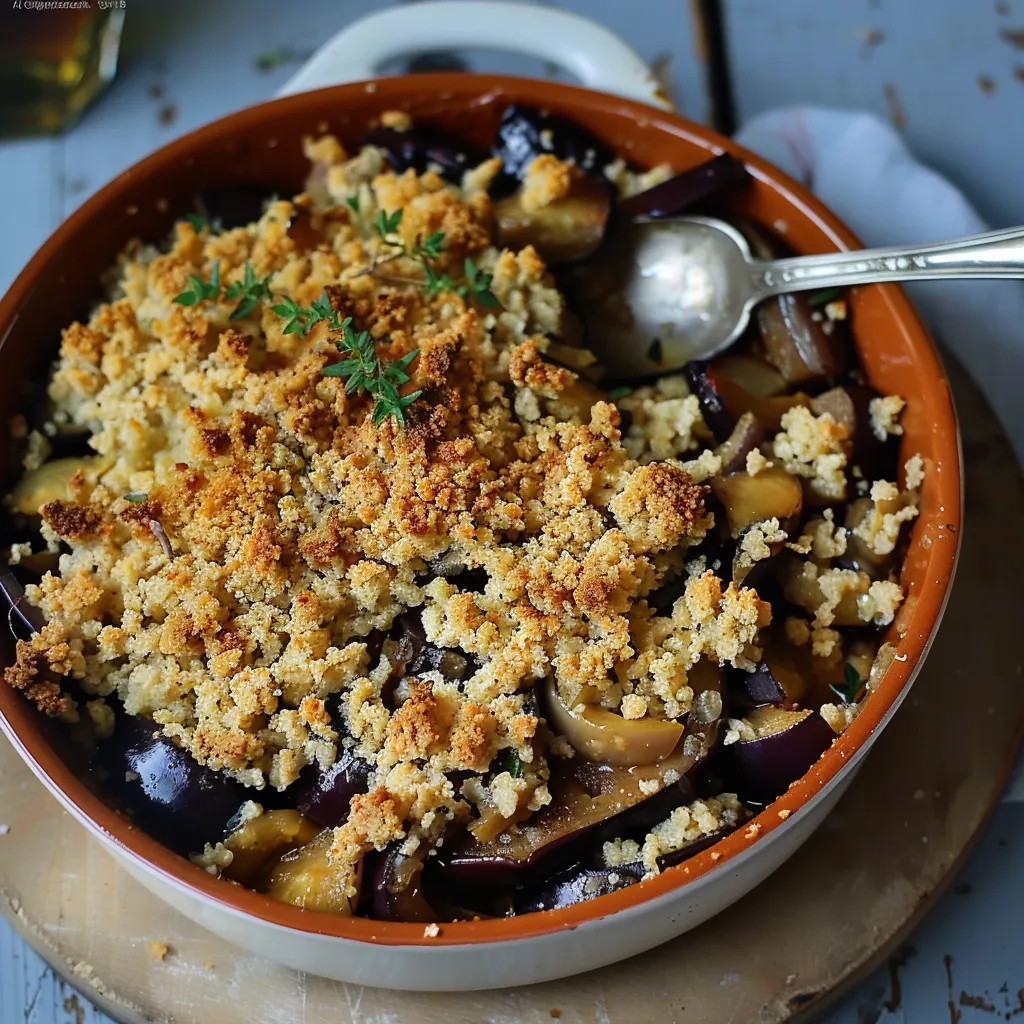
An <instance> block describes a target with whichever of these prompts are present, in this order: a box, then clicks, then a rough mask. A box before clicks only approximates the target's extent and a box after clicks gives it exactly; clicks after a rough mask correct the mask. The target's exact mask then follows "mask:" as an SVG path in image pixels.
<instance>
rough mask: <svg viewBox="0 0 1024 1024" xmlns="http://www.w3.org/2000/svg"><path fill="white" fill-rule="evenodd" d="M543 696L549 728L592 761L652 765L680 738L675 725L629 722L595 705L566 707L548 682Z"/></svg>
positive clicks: (652, 720)
mask: <svg viewBox="0 0 1024 1024" xmlns="http://www.w3.org/2000/svg"><path fill="white" fill-rule="evenodd" d="M542 694H543V696H544V698H545V708H546V712H547V717H548V722H549V724H550V725H551V727H552V728H553V729H554V730H555V732H557V733H560V734H561V735H562V736H564V737H565V738H566V739H567V740H568V741H569V742H570V743H571V744H572V746H573V749H575V750H576V751H577V752H578V753H579V754H582V755H583V757H586V758H589V759H590V760H591V761H600V762H602V763H604V764H610V765H616V766H618V767H624V768H631V767H633V766H634V765H641V764H655V763H656V762H658V761H661V760H663V759H664V758H666V757H668V755H669V754H671V753H672V751H673V750H674V749H675V747H676V744H678V742H679V740H680V739H681V738H682V735H683V727H682V726H681V725H680V724H679V723H678V722H672V721H664V720H660V719H656V718H638V719H635V720H630V719H627V718H623V717H622V715H618V714H616V713H615V712H614V711H608V710H607V709H606V708H602V707H600V706H595V705H589V706H587V705H583V704H578V705H577V706H576V707H572V708H570V707H566V704H565V702H564V701H563V700H562V697H561V695H560V694H559V692H558V688H557V687H556V686H555V683H554V681H553V680H551V679H548V680H546V681H545V682H544V683H543V686H542Z"/></svg>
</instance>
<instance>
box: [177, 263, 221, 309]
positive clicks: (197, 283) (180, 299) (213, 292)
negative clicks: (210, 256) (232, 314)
mask: <svg viewBox="0 0 1024 1024" xmlns="http://www.w3.org/2000/svg"><path fill="white" fill-rule="evenodd" d="M188 285H189V286H188V290H187V291H183V292H182V293H181V294H180V295H176V296H175V297H174V301H175V302H177V303H178V305H180V306H197V305H198V304H199V303H200V302H202V301H204V300H205V299H209V300H210V301H212V302H215V301H216V300H217V297H218V296H219V295H220V260H215V261H214V264H213V271H212V272H211V274H210V280H209V281H204V280H203V279H202V278H201V277H196V275H195V274H189V275H188Z"/></svg>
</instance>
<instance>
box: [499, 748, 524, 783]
mask: <svg viewBox="0 0 1024 1024" xmlns="http://www.w3.org/2000/svg"><path fill="white" fill-rule="evenodd" d="M498 764H499V765H500V766H501V768H502V770H503V771H506V772H508V773H509V775H511V776H512V778H514V779H521V778H522V777H523V762H522V761H521V760H520V758H519V755H518V754H517V753H516V752H515V751H514V750H513V749H512V748H511V747H506V748H505V749H504V750H503V751H501V753H500V754H498Z"/></svg>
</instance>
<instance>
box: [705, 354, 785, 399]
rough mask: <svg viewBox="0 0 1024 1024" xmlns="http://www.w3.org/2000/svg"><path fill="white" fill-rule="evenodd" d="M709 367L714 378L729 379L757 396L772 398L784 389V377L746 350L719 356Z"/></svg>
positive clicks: (769, 364)
mask: <svg viewBox="0 0 1024 1024" xmlns="http://www.w3.org/2000/svg"><path fill="white" fill-rule="evenodd" d="M711 369H712V373H714V375H715V377H716V378H718V379H721V378H723V377H724V378H725V379H726V380H731V381H732V382H733V383H734V384H738V385H739V386H740V387H741V388H743V390H744V391H746V392H747V393H748V394H751V395H755V396H756V397H757V398H774V397H775V396H777V395H781V394H782V392H783V391H785V390H786V378H785V377H783V376H782V374H781V373H779V371H778V370H777V369H775V367H774V366H772V365H771V363H768V362H765V360H763V359H760V358H758V357H757V356H755V355H751V354H750V353H748V352H730V353H729V354H728V355H724V356H719V357H718V358H717V359H716V360H715V361H714V362H713V363H712V364H711Z"/></svg>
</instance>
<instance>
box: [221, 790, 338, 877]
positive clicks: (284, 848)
mask: <svg viewBox="0 0 1024 1024" xmlns="http://www.w3.org/2000/svg"><path fill="white" fill-rule="evenodd" d="M319 832H320V829H318V828H317V827H316V825H314V824H313V823H312V822H311V821H309V819H307V818H304V817H303V816H302V815H301V814H299V812H298V811H287V810H276V811H265V812H264V813H263V814H261V815H259V816H258V817H256V818H250V819H249V820H248V821H244V822H242V824H241V825H239V826H238V828H236V829H234V830H233V831H232V832H231V834H230V835H229V836H228V837H227V839H225V840H224V845H225V846H226V847H227V848H228V849H229V850H230V851H231V854H232V857H231V863H230V864H229V865H228V866H227V867H226V868H225V869H224V874H225V875H227V876H228V878H231V879H233V880H234V881H236V882H239V883H241V884H242V885H245V886H248V887H249V888H250V889H258V888H260V886H261V885H262V884H263V881H264V879H265V877H266V875H267V872H268V871H269V870H270V869H271V867H273V865H274V864H276V862H277V861H278V860H280V859H281V857H282V856H283V855H284V854H286V853H290V852H291V851H292V850H294V849H296V848H298V847H300V846H305V845H306V843H308V842H311V841H312V840H313V839H315V838H316V837H317V835H318V834H319Z"/></svg>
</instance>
